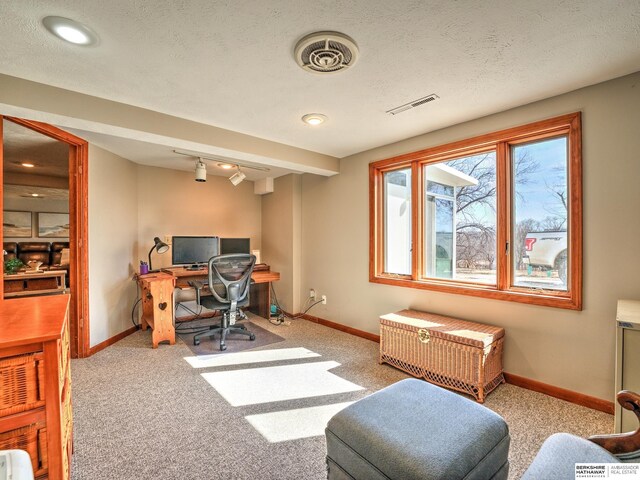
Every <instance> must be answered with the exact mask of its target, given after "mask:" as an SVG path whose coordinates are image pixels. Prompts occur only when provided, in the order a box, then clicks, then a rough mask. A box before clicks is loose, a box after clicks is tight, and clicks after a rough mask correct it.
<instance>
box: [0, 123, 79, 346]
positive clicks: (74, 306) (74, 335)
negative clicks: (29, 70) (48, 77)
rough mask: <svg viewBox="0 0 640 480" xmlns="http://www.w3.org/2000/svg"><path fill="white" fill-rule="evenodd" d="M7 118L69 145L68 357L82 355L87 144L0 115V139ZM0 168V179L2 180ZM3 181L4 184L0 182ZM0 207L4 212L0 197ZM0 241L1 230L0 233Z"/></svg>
mask: <svg viewBox="0 0 640 480" xmlns="http://www.w3.org/2000/svg"><path fill="white" fill-rule="evenodd" d="M3 119H7V120H9V121H11V122H13V123H16V124H18V125H22V126H23V127H26V128H28V129H30V130H34V131H36V132H39V133H42V134H43V135H46V136H48V137H51V138H55V139H56V140H59V141H61V142H64V143H66V144H67V145H69V220H70V222H69V224H70V227H69V240H70V242H69V263H70V268H69V286H70V288H71V302H70V305H69V309H70V311H69V319H70V325H69V326H70V333H71V356H72V357H73V358H84V357H88V356H89V354H90V350H89V221H88V220H89V218H88V212H89V200H88V192H89V172H88V153H89V144H88V143H87V141H86V140H83V139H82V138H80V137H76V136H75V135H72V134H70V133H68V132H65V131H64V130H60V129H59V128H57V127H54V126H53V125H49V124H46V123H42V122H36V121H33V120H25V119H22V118H15V117H9V116H2V115H0V142H2V140H3V131H2V120H3ZM3 150H4V149H3V148H0V166H2V165H3V161H4V159H3ZM2 170H3V169H2V168H0V182H4V179H3V177H2ZM2 184H4V183H2ZM0 207H1V208H2V211H4V206H3V204H2V199H0ZM0 241H4V239H3V238H2V232H0ZM3 288H4V282H3V285H2V286H1V287H0V294H1V295H0V300H3V299H4V292H3V290H2V289H3Z"/></svg>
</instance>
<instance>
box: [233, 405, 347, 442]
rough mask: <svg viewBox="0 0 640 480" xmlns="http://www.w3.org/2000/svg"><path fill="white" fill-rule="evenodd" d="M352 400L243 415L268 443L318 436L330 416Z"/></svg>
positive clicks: (321, 433)
mask: <svg viewBox="0 0 640 480" xmlns="http://www.w3.org/2000/svg"><path fill="white" fill-rule="evenodd" d="M352 403H354V402H343V403H335V404H333V405H321V406H319V407H307V408H296V409H293V410H284V411H282V412H270V413H261V414H259V415H249V416H247V417H244V418H245V419H246V420H247V421H248V422H249V423H250V424H251V425H253V428H255V429H256V430H257V431H258V432H260V434H261V435H262V436H263V437H264V438H265V439H267V441H268V442H270V443H277V442H286V441H287V440H296V439H298V438H308V437H319V436H321V435H324V429H325V428H326V426H327V422H328V421H329V419H330V418H331V417H333V416H334V415H335V414H336V413H338V412H339V411H340V410H342V409H343V408H345V407H347V406H349V405H351V404H352Z"/></svg>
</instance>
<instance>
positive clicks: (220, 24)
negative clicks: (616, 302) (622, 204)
mask: <svg viewBox="0 0 640 480" xmlns="http://www.w3.org/2000/svg"><path fill="white" fill-rule="evenodd" d="M0 13H1V14H0V31H1V32H2V42H0V72H1V73H5V74H7V75H12V76H15V77H20V78H24V79H28V80H33V81H36V82H41V83H45V84H49V85H53V86H57V87H62V88H65V89H69V90H73V91H78V92H82V93H87V94H90V95H94V96H98V97H102V98H107V99H111V100H115V101H119V102H124V103H128V104H131V105H136V106H140V107H144V108H148V109H151V110H155V111H159V112H164V113H169V114H171V115H175V116H179V117H184V118H188V119H192V120H196V121H199V122H203V123H206V124H210V125H215V126H218V127H222V128H226V129H230V130H234V131H237V132H242V133H246V134H249V135H253V136H256V137H260V138H264V139H269V140H273V141H276V142H281V143H284V144H287V145H292V146H296V147H300V148H304V149H307V150H311V151H314V152H320V153H325V154H329V155H333V156H337V157H343V156H346V155H349V154H353V153H356V152H359V151H362V150H366V149H370V148H373V147H376V146H379V145H384V144H388V143H391V142H394V141H399V140H402V139H404V138H408V137H411V136H414V135H417V134H421V133H424V132H428V131H432V130H435V129H438V128H442V127H446V126H449V125H452V124H456V123H460V122H463V121H466V120H470V119H473V118H477V117H480V116H484V115H488V114H491V113H495V112H498V111H502V110H506V109H509V108H512V107H515V106H519V105H522V104H526V103H529V102H532V101H535V100H538V99H542V98H547V97H550V96H553V95H556V94H560V93H564V92H567V91H570V90H574V89H577V88H580V87H583V86H587V85H591V84H594V83H598V82H601V81H605V80H608V79H611V78H615V77H619V76H622V75H625V74H629V73H632V72H635V71H638V70H640V48H638V46H639V45H640V2H639V1H638V0H627V1H624V0H609V1H597V0H586V1H578V0H538V1H533V2H532V1H530V0H526V1H525V0H513V1H508V0H504V1H487V2H480V1H475V0H467V1H465V0H459V1H451V0H432V1H426V0H416V1H408V0H404V1H402V0H396V1H387V0H385V1H382V0H366V1H363V0H361V1H335V0H314V1H307V0H304V1H302V0H300V1H295V2H294V1H290V0H279V1H264V0H261V1H258V0H253V1H241V0H239V1H234V2H222V1H211V0H155V1H153V2H143V1H131V0H111V1H106V2H105V1H96V0H65V1H51V0H50V1H35V0H4V1H3V2H1V6H0ZM47 15H58V16H65V17H70V18H73V19H75V20H78V21H80V22H82V23H85V24H86V25H88V26H90V27H91V28H93V29H94V30H95V31H96V32H97V34H98V35H99V37H100V43H99V45H97V46H95V47H90V48H83V47H77V46H73V45H69V44H66V43H65V42H62V41H61V40H58V39H56V38H54V37H52V36H51V35H50V34H49V33H48V32H46V31H45V30H44V28H43V27H42V26H41V23H40V22H41V19H42V18H43V17H44V16H47ZM317 30H335V31H340V32H344V33H345V34H347V35H349V36H351V37H352V38H353V39H354V40H355V41H356V43H357V44H358V46H359V48H360V54H361V55H360V58H359V60H358V62H357V63H356V65H355V66H354V67H353V68H351V69H350V70H347V71H345V72H342V73H339V74H335V75H329V76H320V75H314V74H310V73H307V72H305V71H303V70H302V69H300V68H299V67H298V66H297V65H296V63H295V62H294V59H293V48H294V46H295V43H296V41H297V40H298V39H300V38H301V37H303V36H304V35H306V34H308V33H310V32H314V31H317ZM431 93H436V94H437V95H439V97H440V99H438V100H437V101H435V102H431V103H428V104H426V105H424V106H422V107H419V108H416V109H412V110H409V111H407V112H404V113H402V114H400V115H397V116H390V115H387V114H385V111H386V110H389V109H391V108H393V107H396V106H399V105H401V104H404V103H407V102H409V101H411V100H414V99H417V98H419V97H422V96H425V95H428V94H431ZM309 112H320V113H323V114H325V115H327V116H328V118H329V120H328V121H327V122H326V124H324V125H322V126H321V127H318V128H312V127H308V126H306V125H304V124H303V123H302V122H301V121H300V117H301V116H302V115H303V114H306V113H309ZM107 140H108V139H107ZM107 147H108V146H107ZM125 156H126V155H125Z"/></svg>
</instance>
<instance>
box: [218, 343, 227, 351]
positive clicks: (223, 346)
mask: <svg viewBox="0 0 640 480" xmlns="http://www.w3.org/2000/svg"><path fill="white" fill-rule="evenodd" d="M226 349H227V346H226V345H225V344H224V343H223V344H222V345H220V350H222V351H224V350H226Z"/></svg>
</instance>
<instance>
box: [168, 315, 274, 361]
mask: <svg viewBox="0 0 640 480" xmlns="http://www.w3.org/2000/svg"><path fill="white" fill-rule="evenodd" d="M218 323H220V317H212V318H205V319H202V320H192V321H189V322H180V323H176V334H177V335H178V337H179V338H180V340H182V341H183V342H184V343H185V344H186V345H187V346H188V347H189V348H190V349H191V351H192V352H193V353H194V354H196V355H213V354H217V353H234V352H242V351H243V350H251V349H252V348H258V347H264V346H266V345H271V344H272V343H278V342H282V341H284V338H282V337H281V336H279V335H276V334H275V333H271V332H270V331H268V330H266V329H264V328H262V327H260V326H259V325H256V324H255V323H254V322H251V321H250V320H243V321H241V322H237V323H238V324H242V325H246V327H247V330H249V331H250V332H252V333H253V334H255V336H256V339H255V340H253V341H251V340H249V337H248V336H246V335H239V334H235V333H231V334H229V335H227V339H226V341H225V343H226V345H227V349H226V350H224V351H221V350H220V334H219V333H218V334H216V335H215V336H213V337H204V338H201V339H200V345H197V346H196V345H194V344H193V337H194V335H195V333H185V332H181V331H180V329H194V328H198V327H200V326H201V327H202V330H204V329H205V328H207V327H208V326H209V325H213V324H218Z"/></svg>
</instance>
